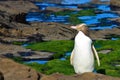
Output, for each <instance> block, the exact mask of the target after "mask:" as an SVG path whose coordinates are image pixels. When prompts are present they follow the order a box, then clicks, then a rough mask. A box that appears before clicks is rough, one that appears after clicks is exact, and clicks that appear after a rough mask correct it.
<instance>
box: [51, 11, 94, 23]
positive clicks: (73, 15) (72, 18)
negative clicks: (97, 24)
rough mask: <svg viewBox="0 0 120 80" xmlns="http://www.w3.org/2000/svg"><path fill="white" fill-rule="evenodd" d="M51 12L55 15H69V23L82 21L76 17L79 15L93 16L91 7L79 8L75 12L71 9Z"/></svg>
mask: <svg viewBox="0 0 120 80" xmlns="http://www.w3.org/2000/svg"><path fill="white" fill-rule="evenodd" d="M53 14H55V15H56V16H57V15H61V16H65V15H69V16H70V17H69V18H68V21H69V22H70V23H71V24H74V25H75V24H80V23H83V21H82V20H80V19H78V17H79V16H94V15H95V10H93V9H87V10H80V11H78V12H76V13H74V11H72V10H64V11H59V12H55V13H53Z"/></svg>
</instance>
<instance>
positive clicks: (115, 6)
mask: <svg viewBox="0 0 120 80" xmlns="http://www.w3.org/2000/svg"><path fill="white" fill-rule="evenodd" d="M110 6H111V9H112V10H114V11H119V10H120V1H119V0H110Z"/></svg>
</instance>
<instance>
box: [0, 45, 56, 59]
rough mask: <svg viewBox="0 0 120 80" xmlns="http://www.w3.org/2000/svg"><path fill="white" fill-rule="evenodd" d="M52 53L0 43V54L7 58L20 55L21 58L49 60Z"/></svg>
mask: <svg viewBox="0 0 120 80" xmlns="http://www.w3.org/2000/svg"><path fill="white" fill-rule="evenodd" d="M53 54H54V53H50V52H41V51H31V50H30V49H25V48H24V47H22V46H17V45H11V44H0V55H3V56H5V57H8V58H13V57H21V58H22V59H23V60H31V59H32V60H35V59H42V60H50V59H52V58H53Z"/></svg>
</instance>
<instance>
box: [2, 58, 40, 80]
mask: <svg viewBox="0 0 120 80" xmlns="http://www.w3.org/2000/svg"><path fill="white" fill-rule="evenodd" d="M0 64H2V65H0V71H2V72H3V75H4V78H5V80H39V79H40V77H41V75H40V74H39V73H38V72H36V71H35V70H33V69H31V68H30V67H27V66H25V65H22V64H18V63H16V62H14V61H12V60H10V59H7V58H0Z"/></svg>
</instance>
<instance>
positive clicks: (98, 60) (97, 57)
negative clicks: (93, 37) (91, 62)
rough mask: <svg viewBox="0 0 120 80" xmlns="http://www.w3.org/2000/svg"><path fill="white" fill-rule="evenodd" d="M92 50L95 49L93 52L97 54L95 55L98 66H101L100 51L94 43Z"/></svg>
mask: <svg viewBox="0 0 120 80" xmlns="http://www.w3.org/2000/svg"><path fill="white" fill-rule="evenodd" d="M92 50H93V53H94V54H95V57H96V59H97V63H98V66H100V59H99V56H98V53H97V51H96V49H95V47H94V45H92Z"/></svg>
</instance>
